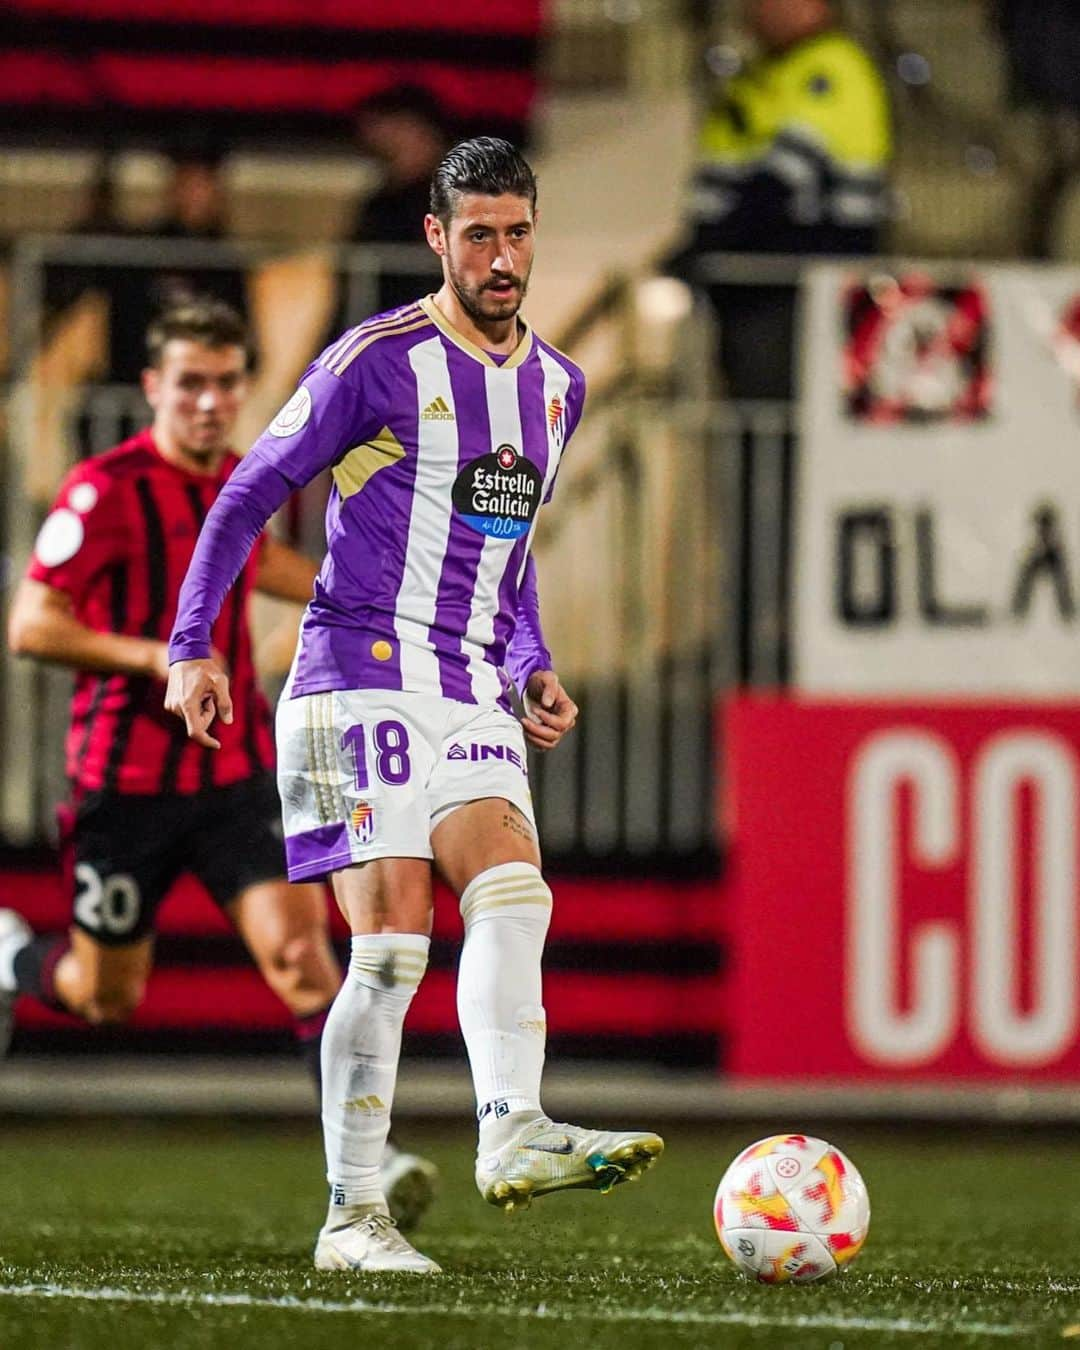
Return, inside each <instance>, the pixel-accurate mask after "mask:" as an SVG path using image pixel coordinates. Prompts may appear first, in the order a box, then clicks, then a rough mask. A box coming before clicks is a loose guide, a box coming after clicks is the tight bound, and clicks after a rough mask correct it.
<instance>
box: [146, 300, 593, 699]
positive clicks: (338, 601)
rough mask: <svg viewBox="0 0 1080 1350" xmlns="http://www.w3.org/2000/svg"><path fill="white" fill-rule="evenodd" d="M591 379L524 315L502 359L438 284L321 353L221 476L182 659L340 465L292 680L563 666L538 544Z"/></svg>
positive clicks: (316, 686)
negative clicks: (278, 524)
mask: <svg viewBox="0 0 1080 1350" xmlns="http://www.w3.org/2000/svg"><path fill="white" fill-rule="evenodd" d="M584 398H585V380H584V376H583V375H582V373H581V371H580V370H579V369H578V367H577V366H575V365H574V363H573V362H572V361H570V360H569V359H568V358H567V357H565V356H564V355H563V354H562V353H561V352H558V351H556V350H555V349H554V348H552V347H550V346H549V345H548V344H547V343H545V342H542V341H541V340H540V339H539V338H538V337H537V336H536V335H535V333H533V332H532V331H531V329H529V328H528V327H527V326H526V327H525V331H524V336H523V337H522V339H521V342H520V343H519V344H518V347H517V349H516V350H515V351H514V352H513V353H512V355H510V356H509V357H507V358H506V359H505V360H504V361H502V362H501V364H500V358H499V357H497V356H492V355H491V354H490V353H488V352H485V351H482V350H481V349H480V348H479V347H477V346H475V345H474V344H473V343H471V342H470V341H469V340H468V339H466V338H465V337H463V336H462V335H461V334H460V333H458V332H456V331H455V330H454V329H453V328H452V327H451V326H450V325H449V324H448V323H447V321H446V320H445V319H444V318H443V316H442V314H441V313H440V312H439V310H438V309H437V308H436V306H435V304H434V303H433V299H432V297H430V296H429V297H426V298H425V299H422V300H420V301H418V302H417V303H415V304H412V305H406V306H404V307H403V308H401V309H397V310H393V311H391V312H390V313H387V314H382V315H378V316H377V317H375V318H373V319H369V320H368V321H367V322H365V323H363V324H361V325H360V326H359V327H358V328H353V329H350V330H349V331H348V332H347V333H345V334H344V336H343V337H341V338H340V339H339V340H338V341H337V342H335V343H333V344H332V345H331V346H330V347H328V348H327V349H326V351H324V352H323V353H322V355H321V356H320V357H319V358H318V360H317V361H315V363H314V364H313V365H312V366H311V367H309V369H308V371H307V373H306V374H305V376H304V378H303V380H302V382H301V384H300V386H299V388H298V389H297V391H296V393H295V394H294V395H293V397H292V398H291V399H290V400H289V402H288V403H287V404H286V405H285V407H284V408H282V410H281V412H280V413H278V415H277V417H276V418H275V419H274V421H273V422H272V423H271V424H270V426H269V427H268V428H267V430H266V431H265V432H264V433H263V435H262V436H260V438H259V439H258V440H257V441H256V442H255V445H254V446H253V448H252V450H251V451H250V453H249V454H248V455H247V456H246V457H245V459H244V460H243V462H242V463H241V465H240V466H239V468H238V469H237V470H236V471H235V472H234V473H233V475H232V476H231V478H230V479H229V481H228V483H227V484H226V485H225V487H224V488H223V489H222V491H221V493H220V495H219V496H218V499H217V501H216V502H215V503H214V506H213V508H212V509H211V511H210V512H209V514H208V515H207V518H206V522H205V524H204V526H203V530H202V533H201V535H200V537H199V541H198V544H197V546H196V549H195V554H194V557H193V558H192V562H191V566H190V568H189V570H188V574H187V577H186V578H185V581H184V585H183V588H182V590H181V592H180V602H179V609H178V613H177V619H176V625H175V627H174V629H173V634H172V640H171V642H170V644H169V659H170V661H178V660H183V659H187V658H191V657H204V656H207V655H209V652H210V629H211V625H212V623H213V620H214V618H215V617H216V615H217V613H218V610H219V609H220V607H221V605H222V603H223V601H224V598H225V595H226V593H227V591H228V588H229V586H230V585H231V584H232V581H233V579H234V578H235V576H236V574H237V573H238V571H239V570H240V567H241V566H242V564H243V561H244V559H245V558H246V556H247V554H248V551H249V550H250V548H251V546H252V544H253V543H254V541H255V539H256V538H257V537H258V533H259V531H260V530H261V529H262V528H263V526H264V525H265V523H266V521H267V520H268V519H269V518H270V516H271V515H272V514H273V513H274V512H275V511H276V510H277V509H278V507H280V506H281V505H282V503H283V502H284V501H285V500H286V498H287V497H288V496H289V494H290V493H291V492H293V491H294V490H295V489H296V488H299V487H302V486H303V485H304V484H305V483H307V482H309V481H310V480H311V479H312V478H314V477H315V475H316V474H318V473H319V472H320V471H321V470H323V469H325V468H327V467H329V468H330V469H331V473H332V477H333V489H332V492H331V496H330V502H329V505H328V507H327V516H326V535H327V553H326V558H325V560H324V562H323V565H322V569H321V571H320V573H319V577H318V580H317V581H316V583H315V593H314V597H313V599H312V600H311V602H310V604H309V605H308V607H307V610H306V612H305V614H304V620H303V626H302V629H301V635H300V646H299V649H298V652H297V656H296V661H295V662H294V666H293V673H292V676H291V679H290V685H289V691H288V694H289V696H290V697H293V696H299V695H303V694H314V693H323V692H326V691H329V690H335V689H369V688H374V689H402V690H407V691H411V692H416V693H426V694H441V695H443V696H444V697H446V698H452V699H457V700H459V701H461V702H464V703H476V702H482V701H504V699H505V693H506V682H505V677H504V675H503V671H504V669H505V670H506V671H508V672H509V675H510V678H511V679H512V680H513V681H514V682H515V683H516V684H517V685H518V687H519V688H521V687H522V686H523V685H524V683H525V681H526V680H527V679H528V677H529V675H531V674H532V672H533V671H534V670H540V669H544V668H548V667H550V665H551V657H550V654H549V653H548V651H547V649H546V648H545V646H544V640H543V635H542V632H541V628H540V618H539V607H538V602H537V594H536V576H535V567H534V564H533V562H532V559H531V557H530V554H529V545H530V543H531V540H532V535H533V531H534V529H535V527H536V520H537V513H538V511H539V508H540V506H541V504H542V503H543V502H545V501H547V500H548V499H549V498H550V496H551V492H552V488H553V486H554V482H555V476H556V474H557V472H558V468H559V461H560V459H561V457H562V453H563V450H564V448H565V445H566V442H567V441H568V440H569V438H570V435H571V433H572V432H573V430H574V428H575V427H576V426H577V423H578V421H579V419H580V417H581V410H582V404H583V403H584Z"/></svg>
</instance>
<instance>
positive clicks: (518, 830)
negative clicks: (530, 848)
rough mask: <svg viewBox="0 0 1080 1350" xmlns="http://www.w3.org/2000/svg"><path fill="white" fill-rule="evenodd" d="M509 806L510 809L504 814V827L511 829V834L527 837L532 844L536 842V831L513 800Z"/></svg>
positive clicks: (522, 837)
mask: <svg viewBox="0 0 1080 1350" xmlns="http://www.w3.org/2000/svg"><path fill="white" fill-rule="evenodd" d="M507 806H508V807H509V810H508V811H507V813H506V815H505V816H503V822H502V823H503V829H504V830H509V831H510V833H511V834H516V835H518V836H519V837H520V838H521V839H527V840H528V841H529V843H530V844H534V843H535V842H536V831H535V830H534V829H533V827H532V826H531V825H530V824H529V822H528V820H527V819H526V818H525V816H524V815H522V813H521V811H519V810H518V808H517V807H516V806H515V805H514V804H513V803H512V802H508V803H507Z"/></svg>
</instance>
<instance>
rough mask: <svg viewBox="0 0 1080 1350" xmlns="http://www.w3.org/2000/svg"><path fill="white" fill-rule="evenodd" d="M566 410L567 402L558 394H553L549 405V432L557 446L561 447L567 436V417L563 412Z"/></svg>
mask: <svg viewBox="0 0 1080 1350" xmlns="http://www.w3.org/2000/svg"><path fill="white" fill-rule="evenodd" d="M565 412H566V404H565V403H563V401H562V399H561V398H560V397H559V396H558V394H552V396H551V402H550V403H549V404H548V407H547V424H548V432H549V433H550V435H551V439H552V441H553V442H554V443H555V445H556V447H558V448H561V447H562V443H563V440H564V439H565V436H566V419H565V417H564V416H563V414H564V413H565Z"/></svg>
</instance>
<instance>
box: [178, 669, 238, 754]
mask: <svg viewBox="0 0 1080 1350" xmlns="http://www.w3.org/2000/svg"><path fill="white" fill-rule="evenodd" d="M165 707H166V709H167V710H168V711H169V712H171V713H175V714H176V715H177V717H182V718H183V719H184V725H185V726H186V727H187V734H188V735H189V736H190V737H191V739H192V740H193V741H195V742H197V744H199V745H205V746H208V747H209V748H210V749H211V750H220V749H221V742H220V741H218V740H215V739H214V737H213V736H211V735H210V731H209V728H210V724H211V723H212V722H213V720H214V718H215V717H220V718H221V720H222V721H223V722H224V723H225V724H226V725H228V724H229V723H230V722H232V720H233V710H232V698H231V697H230V695H229V677H228V675H226V673H225V671H224V670H223V669H222V667H221V665H220V663H219V662H218V661H216V660H213V659H209V658H204V659H201V660H196V661H176V662H174V663H173V664H172V665H171V666H170V667H169V687H168V688H167V689H166V691H165Z"/></svg>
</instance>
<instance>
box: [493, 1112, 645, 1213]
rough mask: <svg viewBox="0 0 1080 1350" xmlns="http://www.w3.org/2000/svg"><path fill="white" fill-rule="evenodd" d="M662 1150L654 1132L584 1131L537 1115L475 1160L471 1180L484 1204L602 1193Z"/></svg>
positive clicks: (640, 1171)
mask: <svg viewBox="0 0 1080 1350" xmlns="http://www.w3.org/2000/svg"><path fill="white" fill-rule="evenodd" d="M663 1151H664V1141H663V1140H662V1139H661V1138H660V1136H659V1135H658V1134H651V1133H649V1132H648V1131H641V1130H586V1129H582V1127H581V1126H580V1125H556V1124H555V1123H554V1122H553V1121H550V1120H545V1119H543V1118H541V1119H539V1120H534V1121H532V1122H531V1123H530V1124H528V1125H525V1126H524V1127H523V1128H522V1129H521V1130H520V1131H519V1132H518V1133H517V1134H516V1135H514V1137H513V1138H512V1139H509V1140H508V1141H507V1142H506V1143H505V1144H504V1145H503V1146H502V1148H500V1149H498V1150H496V1151H495V1152H493V1153H481V1154H480V1155H479V1156H478V1158H477V1160H476V1185H477V1189H478V1190H479V1192H480V1194H481V1195H482V1196H483V1197H484V1199H485V1200H486V1201H487V1202H488V1204H490V1205H498V1206H499V1208H500V1209H505V1210H507V1211H510V1210H512V1209H524V1208H525V1207H526V1206H527V1205H528V1204H529V1202H530V1201H531V1200H533V1199H534V1198H535V1197H536V1196H539V1195H548V1194H549V1193H550V1192H551V1191H568V1190H577V1189H585V1190H592V1191H600V1192H602V1193H606V1192H607V1191H610V1190H611V1188H612V1187H613V1186H618V1185H620V1184H621V1183H622V1182H624V1181H637V1180H638V1178H639V1177H641V1176H643V1175H644V1173H645V1172H646V1171H648V1169H649V1168H650V1167H651V1166H652V1165H653V1163H654V1162H656V1160H657V1158H659V1156H660V1154H661V1153H663Z"/></svg>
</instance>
